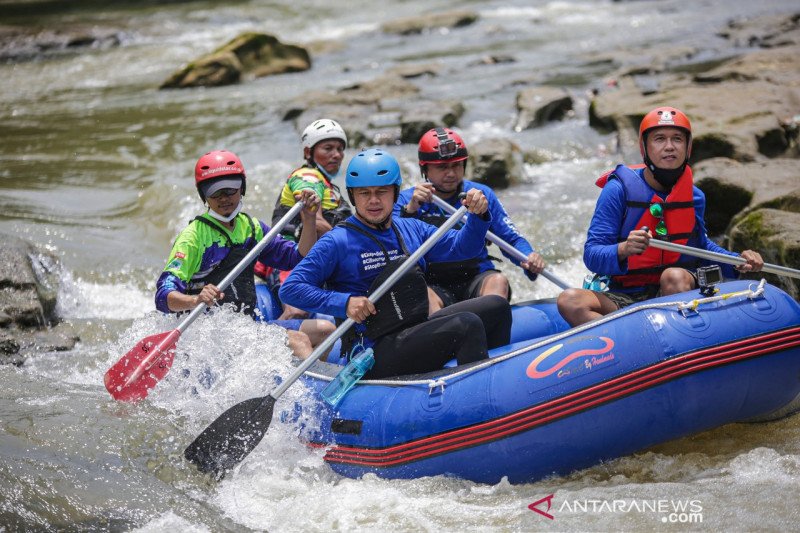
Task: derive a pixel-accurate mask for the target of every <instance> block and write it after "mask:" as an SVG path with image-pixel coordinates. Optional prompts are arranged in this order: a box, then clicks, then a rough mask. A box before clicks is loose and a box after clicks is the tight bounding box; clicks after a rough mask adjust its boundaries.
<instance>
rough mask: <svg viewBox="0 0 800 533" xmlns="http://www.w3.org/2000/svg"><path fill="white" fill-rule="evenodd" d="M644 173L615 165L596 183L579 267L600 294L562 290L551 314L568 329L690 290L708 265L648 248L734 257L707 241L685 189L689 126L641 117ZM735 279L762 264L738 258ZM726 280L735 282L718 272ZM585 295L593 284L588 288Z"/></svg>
mask: <svg viewBox="0 0 800 533" xmlns="http://www.w3.org/2000/svg"><path fill="white" fill-rule="evenodd" d="M639 149H640V151H641V153H642V158H643V160H644V165H636V166H634V167H626V166H625V165H619V166H617V167H616V168H615V169H614V170H612V171H610V172H607V173H605V174H604V175H602V176H601V177H600V179H598V180H597V185H598V186H599V187H602V188H603V191H602V192H601V193H600V197H599V198H598V200H597V206H596V207H595V212H594V216H593V217H592V222H591V224H590V226H589V233H588V236H587V239H586V244H585V245H584V252H583V260H584V263H585V264H586V266H587V267H588V268H589V270H591V271H592V272H596V273H597V274H595V279H594V281H595V283H594V286H595V287H596V288H598V289H600V288H601V287H600V286H599V284H598V283H597V281H599V280H600V279H602V280H603V283H602V285H605V287H602V288H606V289H607V290H587V289H568V290H566V291H564V292H562V293H561V294H560V295H559V297H558V310H559V312H560V313H561V315H562V316H563V317H564V319H565V320H566V321H567V322H569V323H570V324H571V325H573V326H577V325H579V324H583V323H585V322H589V321H591V320H595V319H597V318H599V317H601V316H603V315H606V314H608V313H611V312H613V311H616V310H617V309H621V308H622V307H625V306H628V305H631V304H632V303H635V302H640V301H643V300H647V299H649V298H653V297H655V296H660V295H661V296H666V295H669V294H676V293H679V292H685V291H689V290H692V289H694V288H695V287H696V286H697V279H696V277H695V274H694V271H695V270H696V269H697V268H698V267H700V266H703V265H711V264H715V263H712V262H709V261H701V260H697V259H693V258H691V257H688V256H684V255H681V254H678V253H675V252H668V251H663V250H661V249H658V248H651V247H648V245H649V243H650V239H652V238H654V237H655V238H659V239H664V240H668V241H671V242H674V243H678V244H683V245H687V246H692V247H695V248H700V249H703V250H709V251H712V252H718V253H724V254H727V255H732V256H736V255H738V254H735V253H733V252H729V251H728V250H725V249H724V248H722V247H720V246H718V245H717V244H716V243H714V242H713V241H711V240H710V239H709V238H708V236H707V235H706V228H705V224H704V221H703V214H704V212H705V207H706V203H705V195H704V194H703V192H702V191H701V190H700V189H698V188H697V187H695V186H694V184H693V183H692V170H691V168H690V167H689V166H688V162H689V157H690V156H691V153H692V126H691V123H690V122H689V118H688V117H687V116H686V115H685V114H684V113H682V112H681V111H679V110H678V109H675V108H674V107H659V108H656V109H654V110H652V111H650V112H649V113H647V114H646V115H645V117H644V119H642V122H641V124H640V126H639ZM741 256H742V258H744V259H746V260H747V263H745V264H743V265H740V266H738V267H736V270H738V271H740V272H757V271H759V270H761V267H762V266H763V265H764V261H763V260H762V259H761V256H760V255H759V254H758V253H757V252H754V251H752V250H745V251H744V252H742V254H741ZM720 267H721V270H722V273H723V275H724V276H725V277H729V278H730V277H736V276H737V272H736V270H734V269H733V268H732V267H730V266H729V265H720ZM589 286H590V287H592V286H593V285H592V284H589Z"/></svg>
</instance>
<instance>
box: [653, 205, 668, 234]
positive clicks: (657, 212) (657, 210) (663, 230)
mask: <svg viewBox="0 0 800 533" xmlns="http://www.w3.org/2000/svg"><path fill="white" fill-rule="evenodd" d="M650 214H651V215H653V216H654V217H656V218H657V219H658V224H657V225H656V235H658V236H659V237H666V236H667V225H666V224H664V208H663V207H662V206H661V204H651V205H650Z"/></svg>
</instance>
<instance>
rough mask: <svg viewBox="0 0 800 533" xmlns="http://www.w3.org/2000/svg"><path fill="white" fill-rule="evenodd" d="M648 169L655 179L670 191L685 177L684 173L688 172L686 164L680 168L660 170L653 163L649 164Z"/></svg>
mask: <svg viewBox="0 0 800 533" xmlns="http://www.w3.org/2000/svg"><path fill="white" fill-rule="evenodd" d="M647 168H649V169H650V172H652V173H653V177H654V178H655V180H656V181H657V182H658V183H659V184H660V185H661V186H662V187H664V188H665V189H667V190H670V189H672V187H674V186H675V184H676V183H677V182H678V179H679V178H680V177H681V176H682V175H683V171H684V170H686V163H684V164H682V165H681V166H679V167H678V168H673V169H666V168H658V167H657V166H655V165H654V164H653V163H652V162H648V164H647Z"/></svg>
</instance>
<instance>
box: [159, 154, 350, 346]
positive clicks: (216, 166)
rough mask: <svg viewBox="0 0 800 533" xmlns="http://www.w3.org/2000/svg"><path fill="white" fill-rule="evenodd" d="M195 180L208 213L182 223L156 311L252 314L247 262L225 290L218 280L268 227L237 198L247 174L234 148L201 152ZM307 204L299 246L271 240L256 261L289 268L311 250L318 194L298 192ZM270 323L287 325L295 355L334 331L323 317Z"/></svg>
mask: <svg viewBox="0 0 800 533" xmlns="http://www.w3.org/2000/svg"><path fill="white" fill-rule="evenodd" d="M195 185H196V187H197V193H198V194H199V195H200V199H201V200H203V203H206V204H208V210H207V211H206V212H205V213H203V214H202V215H200V216H198V217H196V218H195V219H194V220H193V221H192V222H190V223H189V225H188V226H187V227H186V228H184V229H183V230H182V231H181V233H180V234H179V235H178V237H177V238H176V239H175V243H174V244H173V246H172V251H171V252H170V256H169V261H168V262H167V266H166V268H165V269H164V272H162V274H161V276H160V277H159V278H158V282H157V283H156V295H155V301H156V308H157V309H158V310H159V311H163V312H165V313H177V312H181V311H189V310H191V309H194V308H195V307H197V306H198V305H200V304H201V303H204V304H206V305H208V306H212V305H216V304H217V303H218V302H220V303H233V304H235V305H236V307H237V308H238V309H239V310H241V311H243V312H246V313H248V314H250V315H253V316H254V317H255V316H256V315H257V309H258V306H257V299H256V290H255V282H254V278H253V264H250V265H249V267H248V268H246V269H245V270H244V271H243V272H242V273H241V274H240V275H239V276H238V277H237V278H236V279H235V280H234V281H233V283H232V284H231V285H230V287H229V288H228V289H227V290H226V292H224V293H223V292H222V291H220V290H219V288H217V284H218V283H219V282H220V281H222V279H223V278H224V277H225V276H226V275H227V274H228V273H229V272H231V271H232V270H233V269H234V268H236V266H237V265H238V264H239V263H240V262H241V261H242V259H244V257H245V256H246V255H247V253H248V252H249V251H250V250H252V249H253V247H254V246H255V245H256V243H257V242H258V241H260V240H261V239H263V238H264V235H266V234H267V233H268V232H269V227H268V226H267V225H266V224H264V223H263V222H260V221H259V220H258V219H256V218H254V217H251V216H250V215H248V214H246V213H243V212H242V205H243V203H242V197H243V196H244V194H245V188H246V185H247V178H246V176H245V172H244V166H243V165H242V162H241V161H240V160H239V158H238V157H237V156H236V154H234V153H233V152H228V151H226V150H216V151H213V152H209V153H207V154H205V155H204V156H203V157H201V158H200V159H199V160H198V161H197V164H196V165H195ZM298 199H299V200H302V201H303V202H305V208H304V209H303V210H302V212H301V216H302V219H303V224H304V227H305V229H304V230H303V232H302V234H301V235H300V240H299V242H298V243H293V242H290V241H287V240H284V239H283V238H281V237H280V236H278V237H276V238H275V239H274V240H273V241H272V242H271V243H269V244H268V245H267V246H266V247H265V248H264V250H263V251H262V252H261V254H259V256H258V259H259V260H261V261H263V262H264V263H266V264H267V265H270V266H274V267H276V268H281V269H286V270H290V269H291V268H293V267H294V266H295V265H296V264H297V263H299V262H300V260H301V259H302V258H303V257H304V256H305V255H306V254H307V253H308V252H309V250H310V249H311V247H312V246H313V245H314V243H315V242H316V240H317V233H316V217H317V214H316V210H317V208H318V207H319V197H318V196H317V195H316V194H315V193H314V191H312V190H310V189H307V190H303V191H300V192H299V194H298ZM271 323H274V324H277V325H280V326H283V327H285V328H286V329H287V330H288V338H289V347H290V348H291V349H292V351H293V352H294V353H295V355H296V356H297V357H299V358H301V359H304V358H305V357H307V356H308V355H309V354H310V353H311V352H312V350H313V347H314V346H316V345H317V344H319V343H321V342H322V341H323V340H324V339H325V337H327V336H328V335H329V334H330V333H331V332H332V331H333V330H334V329H335V328H334V325H333V324H332V323H331V322H329V321H325V320H302V321H301V320H281V321H277V320H276V321H272V322H271Z"/></svg>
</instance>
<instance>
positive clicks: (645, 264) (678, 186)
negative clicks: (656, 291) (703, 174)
mask: <svg viewBox="0 0 800 533" xmlns="http://www.w3.org/2000/svg"><path fill="white" fill-rule="evenodd" d="M643 167H644V165H635V166H633V167H626V166H624V165H619V166H617V168H615V169H614V170H611V171H609V172H606V173H605V174H603V175H602V176H600V178H599V179H598V180H597V181H596V182H595V183H596V184H597V186H598V187H603V186H605V184H606V183H607V182H608V180H609V179H612V178H616V179H619V180H620V182H621V183H622V186H623V188H624V189H625V200H626V201H625V205H626V207H627V209H626V211H625V219H624V220H623V222H622V226H621V228H620V234H619V236H618V237H617V238H618V242H622V241H624V240H626V239H627V238H628V234H629V233H630V232H631V231H633V230H635V229H641V228H642V227H643V226H647V227H648V228H649V229H650V230H651V232H652V233H653V235H656V233H655V229H656V226H657V225H658V223H659V221H660V219H659V218H656V217H655V216H653V215H652V214H651V213H650V206H651V205H653V204H661V207H662V210H663V213H664V217H663V219H664V224H665V225H666V228H667V235H666V236H665V237H658V238H660V239H663V240H667V241H670V242H675V243H678V244H684V245H685V244H686V243H687V242H688V240H689V238H690V237H691V236H692V235H694V231H695V210H694V192H693V191H694V184H693V182H692V169H691V168H689V166H688V165H687V166H686V170H685V171H684V172H683V174H682V175H681V177H680V178H678V181H677V182H676V183H675V185H674V186H673V187H672V190H671V191H670V192H669V194H668V195H667V197H666V198H664V199H663V200H662V199H661V198H660V197H659V196H658V195H657V194H652V193H651V190H650V187H649V186H648V185H647V183H646V182H645V180H644V179H642V177H641V176H640V175H639V173H638V172H636V171H635V170H634V169H639V168H643ZM679 257H680V254H679V253H677V252H668V251H665V250H660V249H658V248H654V247H652V246H651V247H648V248H647V249H646V250H645V251H644V253H642V254H639V255H632V256H630V257H628V272H627V273H626V274H622V275H619V276H613V277H612V278H611V279H612V281H613V282H614V283H615V284H617V285H621V286H622V287H642V286H645V285H657V284H658V283H659V279H660V277H661V273H662V272H663V271H664V270H665V269H666V268H668V267H670V266H674V265H676V264H677V263H678V259H679Z"/></svg>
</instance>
